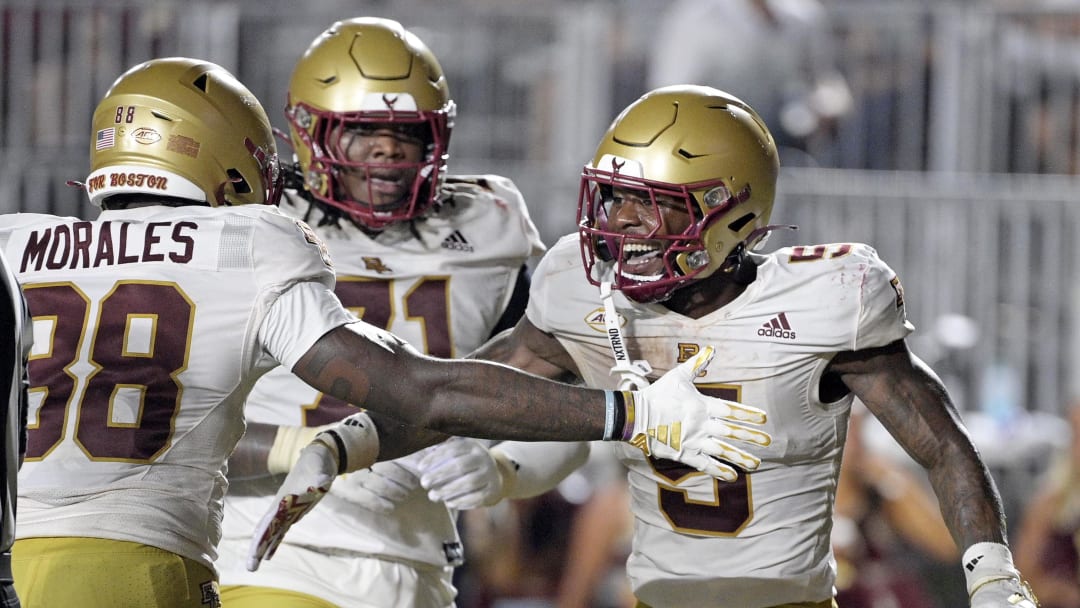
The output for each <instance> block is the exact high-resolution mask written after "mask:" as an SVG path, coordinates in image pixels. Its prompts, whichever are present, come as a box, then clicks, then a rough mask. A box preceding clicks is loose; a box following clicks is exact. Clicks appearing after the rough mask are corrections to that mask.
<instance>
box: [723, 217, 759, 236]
mask: <svg viewBox="0 0 1080 608" xmlns="http://www.w3.org/2000/svg"><path fill="white" fill-rule="evenodd" d="M755 217H757V215H756V214H754V213H747V214H745V215H743V216H742V217H740V218H738V219H736V220H735V221H734V222H731V223H730V224H728V228H730V229H731V231H732V232H738V231H740V230H742V229H743V227H744V226H746V225H747V224H749V223H750V222H752V221H754V218H755Z"/></svg>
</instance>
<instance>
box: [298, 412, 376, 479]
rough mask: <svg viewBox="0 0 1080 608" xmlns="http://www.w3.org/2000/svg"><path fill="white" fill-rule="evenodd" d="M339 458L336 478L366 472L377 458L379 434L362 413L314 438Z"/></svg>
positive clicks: (373, 424) (346, 419)
mask: <svg viewBox="0 0 1080 608" xmlns="http://www.w3.org/2000/svg"><path fill="white" fill-rule="evenodd" d="M314 441H318V442H320V443H322V444H323V445H325V446H327V447H328V448H330V449H331V450H333V451H334V452H335V453H336V454H337V456H338V475H343V474H345V473H352V472H354V471H359V470H360V469H366V468H368V467H370V466H371V465H373V464H375V461H376V460H378V458H379V433H378V431H376V430H375V423H374V422H372V421H371V417H370V416H368V415H367V414H366V413H364V412H360V413H358V414H353V415H351V416H349V417H348V418H344V419H343V420H342V421H341V422H339V423H337V424H335V425H334V426H331V427H330V428H327V429H326V430H324V431H322V432H321V433H319V434H318V435H316V436H315V439H314Z"/></svg>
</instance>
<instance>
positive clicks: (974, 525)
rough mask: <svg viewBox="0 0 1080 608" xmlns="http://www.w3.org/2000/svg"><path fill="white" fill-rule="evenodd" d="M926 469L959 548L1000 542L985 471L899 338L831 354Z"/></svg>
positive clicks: (1000, 526) (941, 392)
mask: <svg viewBox="0 0 1080 608" xmlns="http://www.w3.org/2000/svg"><path fill="white" fill-rule="evenodd" d="M829 371H830V372H831V373H833V374H836V375H837V376H838V377H839V378H840V379H841V380H842V381H843V383H844V384H845V385H846V386H847V387H848V388H850V389H851V391H852V392H853V393H854V394H855V395H856V396H857V397H858V398H859V399H860V400H862V401H863V403H865V404H866V406H867V408H869V409H870V411H872V412H873V413H874V415H875V416H877V418H878V419H879V420H880V421H881V423H882V424H883V425H884V426H885V428H886V429H888V431H889V432H890V433H891V434H892V435H893V437H894V438H895V439H896V440H897V442H899V443H900V445H901V446H903V447H904V449H905V450H907V452H908V454H910V455H911V457H912V458H914V459H915V461H916V462H918V463H919V464H920V465H922V466H923V467H925V468H926V470H927V473H928V475H929V477H930V482H931V485H932V486H933V488H934V492H935V493H936V494H937V497H938V501H939V503H940V505H941V512H942V515H943V516H944V518H945V522H946V523H947V524H948V526H949V530H950V532H951V533H952V535H953V540H955V541H956V543H957V546H958V547H969V546H971V545H974V544H975V543H979V542H995V543H1003V542H1005V541H1004V538H1005V534H1004V530H1005V522H1004V515H1003V511H1002V507H1001V503H1000V499H999V497H998V494H997V490H996V489H995V487H994V483H993V481H992V479H991V477H990V473H989V471H988V470H987V469H986V467H985V466H984V465H983V464H982V463H981V462H980V460H979V455H978V452H977V451H976V449H975V446H974V445H973V444H972V442H971V439H970V438H969V437H968V435H967V433H966V432H965V431H964V430H963V428H962V427H961V426H960V424H959V414H958V413H957V411H956V408H955V406H954V405H953V403H952V401H951V399H950V398H949V396H948V393H947V392H946V390H945V387H944V386H943V385H942V384H941V381H940V380H939V379H938V378H937V377H936V376H935V375H934V374H933V373H932V372H930V371H929V369H928V368H927V367H926V365H925V364H924V363H923V362H922V361H921V360H919V359H918V358H917V357H915V356H914V355H912V354H911V352H909V351H908V349H907V345H906V344H905V343H904V342H903V341H897V342H894V343H892V344H890V345H888V346H884V347H881V348H874V349H867V350H863V351H857V352H845V353H840V354H838V355H837V356H836V357H835V358H834V359H833V361H832V363H831V364H830V366H829Z"/></svg>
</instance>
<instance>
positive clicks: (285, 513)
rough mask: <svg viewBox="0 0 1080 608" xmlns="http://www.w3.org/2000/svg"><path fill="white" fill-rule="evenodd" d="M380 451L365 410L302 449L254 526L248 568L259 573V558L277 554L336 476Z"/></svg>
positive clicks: (368, 462) (369, 462)
mask: <svg viewBox="0 0 1080 608" xmlns="http://www.w3.org/2000/svg"><path fill="white" fill-rule="evenodd" d="M378 455H379V436H378V433H377V431H376V429H375V425H374V424H373V423H372V421H371V418H369V417H368V415H367V414H366V413H364V412H359V413H356V414H353V415H351V416H349V417H347V418H344V419H343V420H341V422H339V423H338V424H336V425H334V426H333V427H330V428H327V429H325V430H323V431H321V432H320V433H319V434H318V435H316V436H315V439H314V440H312V442H311V443H309V444H308V445H307V446H305V447H304V448H303V449H302V450H300V456H299V457H298V458H297V460H296V464H294V465H293V466H292V469H290V470H289V474H288V475H286V476H285V481H283V482H282V483H281V487H280V488H278V491H277V495H275V496H274V502H273V505H272V506H271V507H270V510H269V511H267V512H266V515H263V518H262V521H260V522H259V525H258V526H256V527H255V533H254V534H253V536H252V537H251V545H250V547H249V548H248V559H247V569H248V570H251V571H252V572H254V571H255V570H257V569H258V568H259V562H261V561H262V560H263V559H270V558H271V557H273V556H274V552H275V551H277V548H278V545H280V544H281V541H282V539H284V538H285V533H286V532H288V531H289V528H290V527H292V525H293V524H295V523H296V522H298V521H300V519H301V518H302V517H304V515H306V514H307V512H308V511H310V510H311V509H313V508H315V505H316V504H318V502H319V501H320V500H322V497H323V496H325V495H326V493H327V492H329V491H330V484H332V483H334V478H335V477H337V476H338V475H340V474H342V473H351V472H353V471H359V470H360V469H365V468H367V467H370V466H372V465H373V464H375V460H376V458H377V457H378Z"/></svg>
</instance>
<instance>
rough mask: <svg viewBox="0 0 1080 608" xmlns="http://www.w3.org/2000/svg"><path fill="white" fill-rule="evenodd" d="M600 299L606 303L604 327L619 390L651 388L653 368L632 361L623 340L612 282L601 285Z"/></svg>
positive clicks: (638, 361)
mask: <svg viewBox="0 0 1080 608" xmlns="http://www.w3.org/2000/svg"><path fill="white" fill-rule="evenodd" d="M600 298H601V299H602V300H603V301H604V327H605V328H606V329H607V337H608V344H609V345H610V346H611V354H612V356H614V357H615V365H613V366H612V367H611V375H613V376H615V377H617V378H618V379H619V384H618V387H617V388H618V389H619V390H633V389H643V388H645V387H646V386H649V380H648V378H647V376H648V374H649V373H650V372H652V366H651V365H649V362H648V361H646V360H644V359H638V360H637V361H631V360H630V355H629V354H628V353H627V351H626V342H625V341H624V340H623V335H622V328H621V327H619V313H618V312H617V311H616V310H615V297H614V296H613V295H612V290H611V281H603V282H601V283H600Z"/></svg>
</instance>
